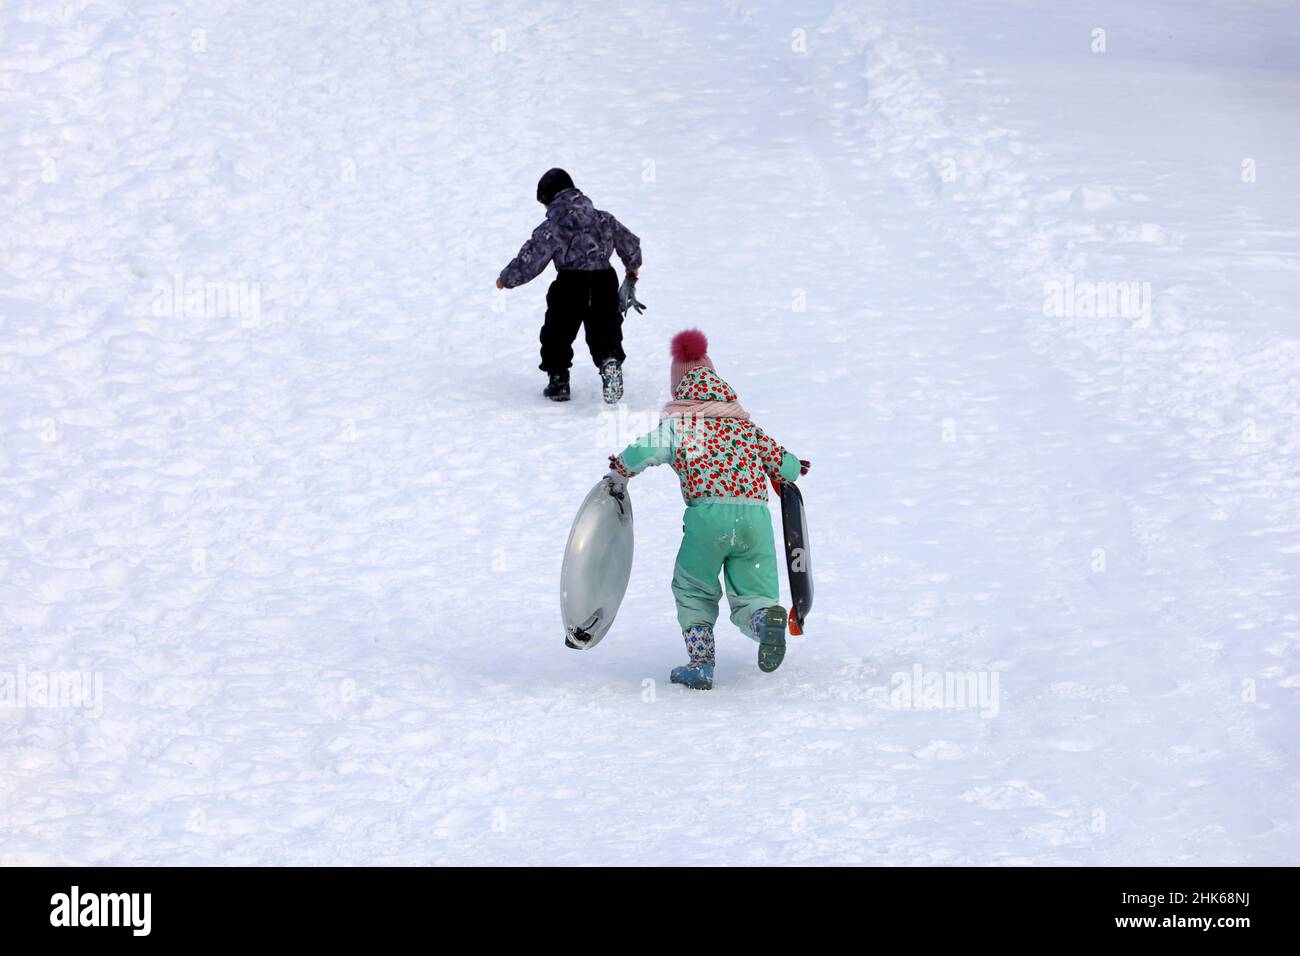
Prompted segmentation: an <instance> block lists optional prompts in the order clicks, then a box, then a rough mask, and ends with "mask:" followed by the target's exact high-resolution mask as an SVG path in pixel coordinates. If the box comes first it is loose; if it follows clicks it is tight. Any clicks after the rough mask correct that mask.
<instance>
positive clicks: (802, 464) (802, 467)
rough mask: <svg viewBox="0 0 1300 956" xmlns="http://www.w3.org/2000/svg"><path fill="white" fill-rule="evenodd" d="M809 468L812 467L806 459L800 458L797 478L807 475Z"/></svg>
mask: <svg viewBox="0 0 1300 956" xmlns="http://www.w3.org/2000/svg"><path fill="white" fill-rule="evenodd" d="M811 467H812V462H810V461H809V460H808V459H806V458H800V459H799V477H800V478H802V477H803V476H804V475H806V474H808V469H809V468H811Z"/></svg>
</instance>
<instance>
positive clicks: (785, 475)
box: [759, 429, 812, 481]
mask: <svg viewBox="0 0 1300 956" xmlns="http://www.w3.org/2000/svg"><path fill="white" fill-rule="evenodd" d="M759 434H760V435H761V439H760V441H759V449H760V451H761V453H762V456H763V470H764V471H765V472H767V474H768V476H769V477H771V478H772V479H773V480H775V481H794V480H796V479H797V478H798V477H799V476H800V475H806V474H808V469H809V468H811V467H812V465H811V463H810V462H806V461H802V460H801V459H798V458H796V457H795V456H794V455H792V454H790V453H789V452H788V451H786V450H785V449H784V448H782V447H781V446H780V445H778V444H777V443H776V441H775V440H774V439H773V438H772V437H771V436H769V435H768V434H766V433H765V432H763V430H762V429H759Z"/></svg>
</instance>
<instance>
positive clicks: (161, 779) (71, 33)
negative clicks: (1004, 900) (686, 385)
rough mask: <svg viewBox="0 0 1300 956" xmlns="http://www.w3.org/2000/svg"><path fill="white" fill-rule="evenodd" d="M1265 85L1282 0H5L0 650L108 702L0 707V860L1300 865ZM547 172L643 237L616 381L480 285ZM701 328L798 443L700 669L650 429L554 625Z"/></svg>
mask: <svg viewBox="0 0 1300 956" xmlns="http://www.w3.org/2000/svg"><path fill="white" fill-rule="evenodd" d="M1097 29H1102V30H1104V31H1105V34H1104V40H1105V50H1104V52H1095V51H1094V49H1093V48H1094V46H1096V45H1097V37H1098V35H1097V34H1096V33H1095V32H1094V31H1095V30H1097ZM1298 104H1300V7H1298V5H1297V3H1295V2H1241V0H1217V2H1199V3H1196V4H1188V3H1185V2H1178V0H1154V2H1149V3H1142V4H1134V3H1131V2H1127V0H1100V2H1088V0H1084V2H1078V3H1071V4H1068V5H1066V4H1058V3H1051V4H1048V3H1041V2H1022V0H1008V2H1000V3H994V2H991V0H962V2H957V0H952V2H949V3H927V4H922V3H901V2H897V3H878V2H834V0H826V2H820V0H813V2H807V3H801V4H795V5H792V4H782V3H775V2H773V3H749V2H746V0H735V2H724V3H716V2H703V0H693V2H685V3H660V2H655V0H645V2H640V3H636V4H626V5H625V4H617V5H615V4H596V3H573V2H559V0H529V2H527V3H517V4H516V3H501V2H493V3H487V2H466V3H459V4H445V3H417V2H413V0H412V2H403V0H375V2H356V0H347V2H343V0H315V2H312V3H304V4H299V3H275V2H265V0H262V2H250V0H225V2H216V0H213V2H161V0H140V2H125V0H104V2H85V0H62V2H57V3H51V2H49V0H5V3H4V5H3V7H0V150H3V162H0V433H2V435H3V445H2V446H0V682H4V683H0V691H2V690H3V689H4V688H5V687H8V688H9V691H10V693H11V695H12V692H13V690H14V689H15V688H17V687H18V675H19V673H20V672H21V673H22V674H23V675H25V677H24V679H25V680H27V681H28V682H29V683H28V684H27V687H28V690H29V692H30V688H31V684H30V681H32V680H33V679H36V678H39V677H41V676H42V675H43V676H46V677H48V676H52V675H60V674H68V673H72V672H76V673H83V672H84V673H86V674H90V675H94V677H95V678H97V679H99V680H100V681H102V696H101V697H100V698H99V699H98V700H97V701H95V702H94V703H95V706H94V707H91V706H89V703H90V702H89V701H83V702H82V703H83V704H86V705H87V706H80V707H77V706H64V707H57V708H56V707H49V706H41V705H40V701H39V700H37V699H36V698H34V697H31V696H29V697H28V698H26V699H19V698H17V697H12V696H11V699H10V702H9V704H7V705H5V706H0V863H6V864H36V863H54V864H72V863H89V864H109V863H112V864H288V863H296V864H340V863H342V864H396V863H405V864H427V863H454V864H492V863H511V864H519V863H522V864H535V863H562V864H609V863H647V864H668V863H686V864H694V863H725V864H805V863H835V864H842V863H857V864H1047V865H1077V864H1174V865H1186V864H1236V863H1246V864H1296V863H1300V825H1298V819H1297V817H1298V815H1300V814H1298V808H1300V787H1298V783H1300V781H1298V778H1297V753H1296V748H1297V729H1298V728H1300V704H1298V700H1300V580H1298V577H1300V451H1298V448H1297V441H1298V439H1300V332H1298V331H1297V306H1296V303H1297V300H1298V299H1300V123H1298V122H1297V115H1296V114H1297V105H1298ZM552 165H562V166H564V167H566V168H568V169H569V170H570V171H571V172H572V173H573V174H574V176H575V178H576V179H577V181H578V183H579V185H580V186H581V187H583V188H584V189H585V190H586V191H587V192H588V194H589V195H591V196H592V197H593V199H594V200H595V201H596V203H597V205H598V206H600V207H602V208H607V209H609V210H611V211H612V212H614V213H615V214H616V215H618V216H619V217H620V218H621V219H622V220H623V221H624V222H626V223H627V224H628V225H629V227H630V228H632V229H633V230H634V231H636V232H637V233H638V234H639V235H640V236H641V238H642V242H643V247H644V251H645V268H644V273H643V280H642V282H641V284H640V287H639V291H640V294H641V298H642V299H643V300H644V301H646V302H647V303H648V304H649V310H648V311H647V312H646V313H645V314H644V315H643V316H639V317H634V318H631V319H629V321H628V323H627V326H626V333H627V336H626V337H627V349H628V352H629V355H630V357H629V360H628V362H627V367H626V368H627V376H628V392H627V397H626V399H625V401H624V403H623V405H622V406H620V408H619V410H618V411H617V412H616V413H614V414H612V415H611V414H610V413H609V412H608V411H607V410H606V409H605V408H604V407H603V406H602V404H601V402H600V398H599V388H598V381H597V377H596V374H595V372H594V370H593V369H592V368H591V366H590V364H589V363H588V362H587V359H586V357H585V353H584V352H583V349H582V346H581V345H579V348H578V352H579V354H578V359H577V362H576V364H575V375H574V393H575V394H574V401H573V402H571V403H569V404H568V405H552V404H550V403H547V402H545V401H543V400H542V399H541V397H540V387H541V385H542V384H543V382H542V375H541V373H540V372H538V371H537V370H536V363H537V357H536V338H537V330H538V327H539V325H540V318H541V312H542V309H543V307H544V295H545V289H546V283H547V277H544V278H543V279H540V280H538V281H535V282H533V283H532V284H530V285H528V286H526V287H524V288H522V289H519V290H514V291H512V292H509V293H505V294H498V293H496V292H495V290H494V289H493V288H492V284H493V280H494V279H495V276H496V274H497V272H498V270H499V269H500V268H501V266H502V265H504V264H505V262H506V261H507V260H508V259H509V257H510V256H511V255H513V254H514V252H515V251H516V250H517V248H518V246H519V244H520V243H521V242H522V241H523V239H524V238H525V237H526V236H527V234H528V231H529V230H530V229H531V228H532V227H533V226H534V225H535V224H536V222H537V221H538V220H539V218H540V207H539V206H538V205H537V204H536V203H535V202H534V201H533V199H532V194H533V188H534V184H535V182H536V179H537V177H538V175H540V173H541V172H542V171H543V170H545V169H546V168H547V167H549V166H552ZM177 273H180V274H181V275H182V276H183V277H184V278H185V279H188V280H193V279H195V278H201V279H203V280H204V281H206V282H214V283H234V284H238V283H241V282H243V283H247V284H248V285H247V286H246V288H247V289H248V290H250V294H252V295H255V296H256V297H257V298H256V299H251V300H250V299H246V300H242V307H241V309H240V310H236V311H237V312H238V314H234V315H231V314H225V315H221V314H211V313H210V312H207V311H204V310H193V311H192V312H185V313H183V314H178V313H177V311H176V310H174V309H173V311H172V313H171V314H166V309H165V304H164V305H163V306H160V302H164V303H165V298H163V299H160V297H159V290H160V288H163V287H166V286H167V285H168V284H170V283H171V282H173V276H174V275H175V274H177ZM1066 275H1068V276H1070V277H1071V281H1074V282H1097V283H1110V282H1120V281H1124V282H1128V281H1133V282H1137V283H1139V284H1141V283H1149V288H1150V295H1151V298H1150V300H1149V302H1150V309H1149V310H1148V311H1146V312H1145V313H1143V312H1136V313H1134V314H1126V315H1119V316H1115V315H1108V316H1101V317H1098V316H1087V315H1078V314H1072V315H1063V314H1059V313H1057V314H1048V313H1049V312H1050V310H1046V309H1045V308H1044V304H1045V289H1046V288H1047V284H1048V283H1050V282H1053V281H1056V280H1057V279H1058V278H1060V277H1062V276H1066ZM254 303H255V305H254ZM687 326H699V327H701V328H703V329H704V330H705V331H706V333H707V334H708V335H709V336H710V340H711V343H712V347H711V350H710V352H711V355H712V356H713V358H714V360H715V362H716V363H717V365H718V368H719V371H720V372H721V373H722V374H723V375H724V376H725V377H726V378H728V380H729V381H731V383H732V384H733V385H734V386H735V387H736V388H737V390H738V391H739V393H740V396H741V398H742V400H743V401H744V402H745V404H746V405H747V407H749V409H750V410H751V412H752V413H753V414H754V415H755V417H756V419H757V420H758V421H759V422H760V423H761V424H762V425H763V426H764V427H765V428H766V429H767V430H768V431H769V432H770V433H771V434H772V435H774V436H775V437H776V438H777V439H778V440H779V441H781V442H782V443H784V444H785V445H786V446H787V447H788V448H790V449H791V450H792V451H794V452H795V453H797V454H798V455H800V456H801V457H805V458H810V459H812V461H813V462H814V468H813V471H812V473H811V474H810V475H809V476H808V478H806V479H805V480H803V481H802V482H801V487H802V488H803V490H804V495H805V498H806V500H807V504H808V509H809V520H810V524H811V526H812V534H813V543H814V550H813V566H814V570H815V572H816V583H817V593H816V603H815V607H814V610H813V613H812V615H811V617H810V619H809V622H808V632H807V635H806V636H805V637H802V638H792V640H791V648H790V652H789V654H788V657H787V659H786V662H785V664H784V666H782V668H781V669H780V670H779V671H777V672H776V673H774V674H770V675H767V674H762V673H760V672H759V671H758V669H757V667H756V666H755V660H754V658H755V646H754V644H753V643H752V641H750V640H749V639H747V638H745V637H743V636H742V635H740V634H739V633H738V632H736V631H735V630H734V628H731V627H730V626H729V625H728V624H727V623H726V620H725V615H724V618H723V622H722V624H721V625H720V627H719V667H718V684H717V687H716V689H714V690H713V691H712V692H710V693H700V692H691V691H687V690H685V689H683V688H680V687H677V686H674V685H671V684H669V682H668V680H667V677H668V671H669V669H670V668H671V667H672V666H673V665H675V664H678V663H681V662H683V660H684V652H683V648H682V643H681V638H680V635H679V633H678V629H677V626H676V620H675V615H674V611H673V605H672V599H671V594H670V592H669V588H668V584H669V578H670V574H671V567H672V562H673V557H674V555H675V553H676V549H677V545H678V541H679V532H680V510H681V501H680V497H679V494H678V490H677V482H676V480H675V479H674V477H673V475H672V474H671V473H670V472H669V471H668V470H667V469H659V470H657V471H654V472H651V473H649V474H647V475H646V476H643V477H640V478H638V479H636V480H635V481H634V482H633V484H632V495H633V499H634V502H635V509H636V521H637V557H636V564H635V567H634V569H633V574H632V582H631V585H630V589H629V593H628V596H627V599H626V601H625V603H624V605H623V608H622V611H621V612H620V616H619V619H618V621H617V623H616V625H615V627H614V630H613V631H612V632H611V634H610V635H609V636H608V637H607V638H606V639H605V640H604V642H603V643H601V644H600V645H599V646H598V647H596V648H594V649H592V650H591V651H587V652H580V653H579V652H574V651H571V650H568V649H566V648H565V647H564V645H563V634H562V630H561V627H560V624H559V614H558V576H559V574H558V572H559V565H560V560H561V552H562V549H563V545H564V541H565V537H566V534H567V531H568V527H569V523H570V521H571V520H572V517H573V513H574V509H575V508H576V507H577V505H578V503H579V502H581V500H582V498H583V496H584V495H585V494H586V492H587V490H588V488H589V487H590V486H591V484H592V483H593V482H594V481H595V480H596V478H598V477H599V476H600V475H601V474H602V473H603V463H604V461H605V458H606V456H607V455H608V454H609V453H611V452H614V451H617V450H618V449H619V448H621V447H622V443H624V442H625V441H626V440H627V439H628V438H630V437H633V436H634V435H635V434H636V433H637V432H638V431H640V430H643V429H644V428H646V427H648V425H649V424H650V421H651V417H652V415H653V413H654V410H655V409H656V408H657V406H658V405H659V404H660V403H661V402H662V401H663V400H664V399H665V398H666V397H667V390H668V380H667V365H668V362H667V355H666V347H667V341H668V339H669V337H670V336H671V335H672V333H674V332H676V331H677V330H679V329H680V328H683V327H687ZM774 504H775V502H774ZM774 516H775V512H774ZM783 589H784V580H783ZM918 667H919V668H920V669H921V671H922V673H923V674H937V675H940V676H942V675H945V674H972V675H975V676H976V677H977V678H978V679H982V680H985V681H986V682H990V683H991V681H992V680H993V679H994V678H996V681H997V685H996V686H997V689H998V694H997V697H996V699H995V701H994V703H995V704H996V706H995V707H984V708H980V707H973V706H961V704H963V703H966V704H969V703H970V702H969V701H965V702H963V701H960V700H956V699H954V698H952V697H948V698H945V699H944V700H943V701H942V703H943V704H944V705H945V706H937V707H911V706H904V705H905V704H906V701H903V700H900V698H899V695H898V693H897V691H898V687H899V684H898V678H897V677H896V676H895V675H898V674H909V675H910V674H912V673H913V672H914V670H915V669H916V668H918ZM6 675H7V676H6ZM3 702H4V697H3V694H0V703H3Z"/></svg>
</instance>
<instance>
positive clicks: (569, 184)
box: [537, 166, 573, 206]
mask: <svg viewBox="0 0 1300 956" xmlns="http://www.w3.org/2000/svg"><path fill="white" fill-rule="evenodd" d="M572 188H573V177H572V176H570V175H569V174H568V173H566V172H565V171H564V170H562V169H560V167H558V166H557V167H555V168H554V169H548V170H547V171H546V172H545V173H543V174H542V178H541V179H539V180H537V201H538V202H539V203H542V204H543V205H547V206H549V205H550V204H551V200H552V199H554V198H555V197H556V196H558V195H559V194H560V193H562V192H564V190H566V189H572Z"/></svg>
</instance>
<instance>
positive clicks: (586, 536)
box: [560, 478, 632, 650]
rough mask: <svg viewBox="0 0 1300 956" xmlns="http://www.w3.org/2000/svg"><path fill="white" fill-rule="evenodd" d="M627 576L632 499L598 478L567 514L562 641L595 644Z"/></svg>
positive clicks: (584, 645)
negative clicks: (569, 515)
mask: <svg viewBox="0 0 1300 956" xmlns="http://www.w3.org/2000/svg"><path fill="white" fill-rule="evenodd" d="M631 576H632V499H631V497H630V496H629V495H628V492H627V486H626V485H624V486H623V487H622V489H621V490H616V489H615V486H614V483H613V482H612V481H610V480H609V479H608V478H602V479H601V480H600V481H598V482H597V483H596V487H594V488H592V489H591V491H590V492H588V494H587V497H586V499H585V500H584V501H583V502H582V507H580V508H579V509H578V516H577V517H576V518H574V519H573V528H572V529H570V531H569V542H568V544H567V545H565V548H564V565H563V567H562V568H561V570H560V614H561V616H562V617H563V619H564V643H565V645H566V646H567V647H572V648H573V649H575V650H586V649H587V648H589V647H595V646H596V645H597V644H599V643H600V639H601V638H602V637H604V636H605V633H606V632H607V631H608V630H609V628H610V625H612V624H613V623H614V615H615V614H617V613H618V606H619V605H620V604H622V603H623V595H624V594H626V593H627V582H628V579H629V578H630V577H631Z"/></svg>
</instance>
